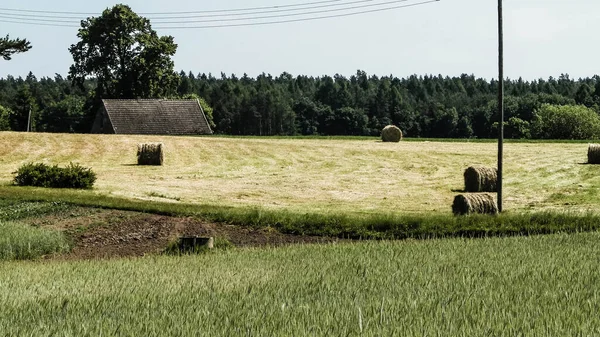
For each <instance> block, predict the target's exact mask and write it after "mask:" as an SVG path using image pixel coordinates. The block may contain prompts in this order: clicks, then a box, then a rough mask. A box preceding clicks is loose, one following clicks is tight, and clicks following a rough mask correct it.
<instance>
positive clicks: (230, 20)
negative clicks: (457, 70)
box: [0, 0, 413, 25]
mask: <svg viewBox="0 0 600 337" xmlns="http://www.w3.org/2000/svg"><path fill="white" fill-rule="evenodd" d="M368 1H372V0H368ZM408 1H413V0H392V1H386V2H380V3H375V4H368V5H358V6H350V7H344V8H334V9H326V10H318V11H310V12H303V13H291V14H277V15H264V16H250V17H244V18H225V19H210V20H194V21H164V22H157V23H156V24H157V25H161V24H176V25H179V24H189V23H211V22H233V21H247V20H264V19H278V18H284V17H294V16H306V15H313V14H317V15H319V14H325V13H334V12H344V11H349V10H355V9H363V8H371V7H378V6H385V5H392V4H397V3H402V2H408ZM245 15H249V14H245ZM0 18H4V19H11V20H14V18H12V17H9V16H5V15H0ZM19 20H25V21H43V22H58V23H65V22H64V21H63V20H52V19H33V18H20V19H19Z"/></svg>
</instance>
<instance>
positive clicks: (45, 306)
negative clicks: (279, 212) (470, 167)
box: [0, 233, 600, 336]
mask: <svg viewBox="0 0 600 337" xmlns="http://www.w3.org/2000/svg"><path fill="white" fill-rule="evenodd" d="M599 240H600V235H599V234H598V233H586V234H573V235H563V234H560V235H550V236H535V237H512V238H492V239H445V240H429V241H397V242H379V243H377V242H370V243H360V244H335V245H309V246H291V247H285V248H277V249H268V248H263V249H244V250H240V249H234V250H228V251H216V252H213V253H208V254H204V255H198V256H187V257H166V256H164V257H148V258H142V259H135V260H109V261H80V262H56V261H54V262H36V263H23V262H9V263H0V268H1V269H2V273H0V302H1V303H2V306H0V331H2V335H4V336H100V335H102V336H305V335H310V336H359V335H360V336H363V335H364V336H595V335H598V334H600V318H599V317H600V316H598V315H597V313H598V310H599V309H600V287H598V285H599V282H600V275H599V274H598V270H597V269H598V261H599V259H600V245H598V241H599Z"/></svg>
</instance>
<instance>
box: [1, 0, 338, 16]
mask: <svg viewBox="0 0 600 337" xmlns="http://www.w3.org/2000/svg"><path fill="white" fill-rule="evenodd" d="M340 1H342V0H326V1H315V2H308V3H300V4H285V5H275V6H263V7H250V8H234V9H214V10H202V11H182V12H147V13H138V14H140V15H177V14H202V13H230V12H248V11H256V10H263V9H272V8H289V7H301V6H309V5H317V4H323V3H332V2H340ZM0 10H3V11H12V12H23V13H46V14H77V15H97V14H98V13H89V12H60V11H45V10H31V9H12V8H0Z"/></svg>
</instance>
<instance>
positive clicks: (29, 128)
mask: <svg viewBox="0 0 600 337" xmlns="http://www.w3.org/2000/svg"><path fill="white" fill-rule="evenodd" d="M29 131H31V106H29V117H27V132H29Z"/></svg>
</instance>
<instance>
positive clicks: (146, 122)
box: [91, 99, 212, 135]
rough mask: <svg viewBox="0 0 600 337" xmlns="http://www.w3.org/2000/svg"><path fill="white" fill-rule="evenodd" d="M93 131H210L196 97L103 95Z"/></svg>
mask: <svg viewBox="0 0 600 337" xmlns="http://www.w3.org/2000/svg"><path fill="white" fill-rule="evenodd" d="M91 132H92V133H108V134H129V135H208V134H212V130H211V129H210V125H209V124H208V120H207V119H206V115H205V114H204V111H203V110H202V107H201V106H200V103H199V102H198V100H195V99H182V100H166V99H103V100H102V108H101V109H100V110H99V111H98V113H97V114H96V119H95V120H94V125H93V126H92V131H91Z"/></svg>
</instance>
